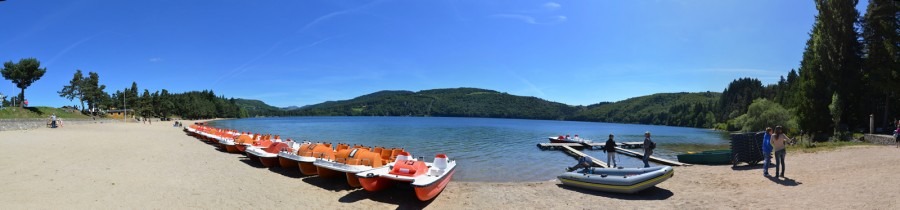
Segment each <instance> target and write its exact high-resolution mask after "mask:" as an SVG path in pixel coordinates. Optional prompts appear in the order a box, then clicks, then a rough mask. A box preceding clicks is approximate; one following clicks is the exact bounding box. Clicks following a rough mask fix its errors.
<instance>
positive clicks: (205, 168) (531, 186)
mask: <svg viewBox="0 0 900 210" xmlns="http://www.w3.org/2000/svg"><path fill="white" fill-rule="evenodd" d="M182 122H183V123H184V124H189V123H193V122H196V121H182ZM860 154H879V155H860ZM886 162H887V163H895V162H900V149H896V148H894V147H893V146H854V147H846V148H839V149H837V150H835V151H828V152H820V153H798V152H793V153H792V152H791V151H788V157H787V164H788V165H787V167H788V169H787V170H788V171H787V174H786V175H787V177H788V178H789V179H768V178H765V177H763V176H762V172H761V167H760V166H757V167H748V166H739V167H738V168H736V169H731V166H703V165H694V166H688V167H674V168H675V176H674V177H673V178H672V179H670V180H668V181H666V182H663V183H661V184H659V185H657V187H653V188H650V189H648V190H645V191H642V192H639V193H637V194H634V195H623V194H611V193H602V192H594V191H587V190H581V189H577V188H569V187H565V186H561V185H560V183H559V182H558V181H556V180H547V181H529V182H477V181H474V182H473V181H466V182H463V181H452V182H451V183H450V184H449V185H448V186H447V188H446V189H445V190H444V192H443V193H441V194H440V195H438V196H437V198H435V199H434V200H432V201H429V202H419V201H418V200H417V199H416V198H415V195H414V194H413V193H412V192H411V191H410V189H407V188H402V187H401V188H393V189H389V190H387V191H384V192H379V193H369V192H366V191H365V190H360V189H351V188H349V186H347V184H346V181H344V180H340V179H339V180H328V179H321V178H318V177H315V176H300V175H299V172H297V171H292V170H285V169H280V168H262V167H261V165H260V164H259V163H255V162H253V161H249V160H248V159H247V158H244V157H243V155H240V154H230V153H225V152H222V151H220V149H216V148H215V147H213V146H211V145H209V144H206V143H203V142H202V141H199V140H197V139H195V138H193V137H190V136H187V135H185V133H184V132H183V131H182V130H181V128H175V127H172V124H168V123H158V124H157V123H154V124H152V125H150V124H141V123H127V124H125V123H118V124H81V125H72V126H68V125H67V126H66V127H63V128H58V129H32V130H16V131H0V164H2V165H4V166H6V167H2V168H0V174H3V175H4V176H5V177H6V179H3V180H0V185H2V186H5V187H4V188H5V189H6V190H4V191H0V206H3V207H8V208H12V209H33V208H39V209H45V208H59V207H66V208H76V209H79V208H92V209H96V208H129V207H132V208H133V207H134V206H135V205H141V207H143V208H170V207H176V208H227V209H235V208H283V207H286V206H291V207H298V206H302V208H327V209H359V208H376V209H385V208H400V209H406V208H412V209H417V208H429V209H484V208H497V207H499V208H500V209H535V208H538V209H573V208H614V209H615V208H622V209H635V208H654V209H659V208H666V209H672V208H678V209H682V208H692V209H696V208H702V209H747V208H750V209H756V208H792V209H797V208H800V209H816V208H826V209H832V208H863V209H895V208H897V207H900V205H898V196H897V193H896V192H895V190H896V189H898V188H900V183H896V182H884V181H885V180H893V179H895V178H894V173H896V171H900V166H898V165H897V164H888V165H886V166H885V164H884V163H886ZM460 167H465V166H464V165H463V166H460ZM770 170H774V168H773V169H770ZM770 173H773V174H774V171H770ZM858 174H865V175H866V176H858ZM504 175H511V174H504ZM46 195H54V199H43V198H44V197H46ZM259 195H266V196H259Z"/></svg>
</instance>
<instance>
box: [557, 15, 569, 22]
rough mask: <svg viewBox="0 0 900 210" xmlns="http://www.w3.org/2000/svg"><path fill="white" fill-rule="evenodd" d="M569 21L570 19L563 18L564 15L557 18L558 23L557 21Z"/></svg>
mask: <svg viewBox="0 0 900 210" xmlns="http://www.w3.org/2000/svg"><path fill="white" fill-rule="evenodd" d="M568 19H569V18H568V17H566V16H562V15H560V16H556V21H557V22H565V21H566V20H568Z"/></svg>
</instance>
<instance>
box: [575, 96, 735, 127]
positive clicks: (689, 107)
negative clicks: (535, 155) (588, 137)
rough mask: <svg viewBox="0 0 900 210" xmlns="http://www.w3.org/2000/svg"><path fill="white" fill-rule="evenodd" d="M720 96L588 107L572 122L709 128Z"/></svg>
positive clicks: (657, 98)
mask: <svg viewBox="0 0 900 210" xmlns="http://www.w3.org/2000/svg"><path fill="white" fill-rule="evenodd" d="M721 95H722V94H721V93H714V92H705V93H658V94H653V95H648V96H641V97H634V98H629V99H626V100H623V101H619V102H615V103H608V102H607V103H599V104H594V105H590V106H587V107H586V108H584V109H582V110H581V111H580V112H578V113H577V114H576V115H575V116H573V117H572V118H571V119H572V120H581V121H598V122H618V123H639V124H655V125H672V126H687V127H703V128H710V127H712V126H713V124H715V123H716V116H715V113H714V111H715V110H716V108H717V106H716V103H717V102H718V100H719V97H720V96H721Z"/></svg>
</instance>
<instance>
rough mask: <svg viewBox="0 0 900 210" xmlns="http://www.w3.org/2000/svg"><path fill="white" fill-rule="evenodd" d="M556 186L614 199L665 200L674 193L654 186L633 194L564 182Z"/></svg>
mask: <svg viewBox="0 0 900 210" xmlns="http://www.w3.org/2000/svg"><path fill="white" fill-rule="evenodd" d="M556 186H558V187H560V188H563V189H567V190H572V191H576V192H580V193H584V194H588V195H595V196H603V197H607V198H615V199H621V200H665V199H669V197H672V195H675V194H674V193H672V191H670V190H667V189H663V188H659V187H656V186H653V187H651V188H647V189H646V190H643V191H640V192H637V193H635V194H623V193H611V192H602V191H595V190H588V189H583V188H577V187H572V186H568V185H564V184H556Z"/></svg>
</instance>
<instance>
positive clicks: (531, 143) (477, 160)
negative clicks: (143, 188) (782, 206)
mask: <svg viewBox="0 0 900 210" xmlns="http://www.w3.org/2000/svg"><path fill="white" fill-rule="evenodd" d="M212 125H214V126H216V127H222V128H230V129H237V130H239V131H252V132H255V133H256V132H258V133H264V134H265V133H268V134H277V135H281V136H282V138H283V139H286V138H291V139H294V140H309V141H314V142H318V141H329V142H332V143H338V142H343V143H349V144H351V145H352V144H363V145H367V146H383V147H388V148H390V147H402V148H405V149H406V150H408V151H410V153H411V154H412V155H413V156H416V157H419V156H424V157H426V160H428V161H431V158H432V157H434V155H435V154H437V153H446V154H447V155H448V156H449V157H450V158H451V159H455V160H456V161H457V163H458V164H459V169H458V170H459V171H457V173H456V174H455V175H454V177H453V178H454V180H460V181H492V182H512V181H546V180H551V179H555V177H556V176H557V175H559V174H560V173H562V172H564V170H565V167H568V166H572V165H574V164H575V163H576V161H575V159H574V158H572V157H570V156H568V155H566V154H565V153H564V152H562V151H559V150H540V149H539V148H538V147H537V146H536V144H537V143H543V142H548V140H547V137H550V136H558V135H565V134H571V135H575V134H578V135H579V136H581V137H583V138H587V139H591V140H594V141H595V142H603V141H606V139H607V138H608V135H609V134H610V133H613V134H614V135H615V136H616V138H615V140H616V142H622V141H643V134H644V132H645V131H650V132H651V133H652V134H653V140H654V141H655V142H656V143H657V148H656V151H655V152H654V156H660V157H663V158H667V159H672V160H676V158H675V155H676V154H678V153H682V152H686V151H699V150H708V149H719V148H727V147H728V143H729V141H728V139H727V135H726V134H725V133H724V132H720V131H713V130H706V129H696V128H683V127H669V126H654V125H634V124H617V123H595V122H572V121H549V120H519V119H493V118H452V117H276V118H246V119H234V120H221V121H215V122H213V123H212ZM637 150H640V149H637ZM583 152H585V153H587V154H588V155H591V156H593V157H595V158H598V159H600V160H601V161H604V162H606V155H605V154H604V153H603V152H602V151H599V150H596V151H594V150H583ZM617 157H618V159H619V166H624V167H640V166H643V163H642V162H641V160H640V159H638V158H633V157H629V156H625V155H621V154H619V155H617ZM651 164H652V163H651Z"/></svg>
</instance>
